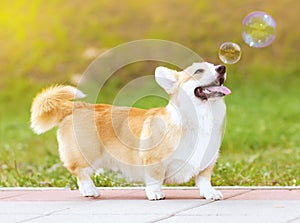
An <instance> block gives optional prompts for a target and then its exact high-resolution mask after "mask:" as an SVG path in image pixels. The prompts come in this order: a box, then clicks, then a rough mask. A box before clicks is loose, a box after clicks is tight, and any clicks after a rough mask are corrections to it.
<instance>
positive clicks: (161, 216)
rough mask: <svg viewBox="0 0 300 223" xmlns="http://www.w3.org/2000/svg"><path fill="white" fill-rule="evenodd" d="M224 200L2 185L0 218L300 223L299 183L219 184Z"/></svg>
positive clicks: (184, 193)
mask: <svg viewBox="0 0 300 223" xmlns="http://www.w3.org/2000/svg"><path fill="white" fill-rule="evenodd" d="M218 189H220V190H221V191H222V193H223V195H224V200H222V201H210V200H209V201H207V200H204V199H201V198H199V194H198V191H197V189H196V188H193V187H189V188H183V187H179V188H172V187H167V188H164V189H163V191H164V192H165V194H166V196H167V199H166V200H162V201H148V200H146V196H145V193H144V191H143V189H142V188H99V190H100V192H101V197H100V198H97V199H95V198H84V197H81V196H80V194H79V192H78V191H76V190H74V191H72V190H68V189H60V188H0V222H1V223H9V222H30V223H39V222H45V223H46V222H66V223H67V222H89V223H94V222H97V223H98V222H118V223H119V222H126V223H127V222H159V223H169V222H193V223H194V222H205V223H207V222H208V223H209V222H218V223H219V222H221V223H223V222H225V223H226V222H230V223H232V222H243V223H247V222H251V223H253V222H259V223H260V222H263V223H268V222H270V223H271V222H272V223H277V222H278V223H300V187H285V188H281V187H280V188H279V187H263V188H262V187H239V188H237V187H221V188H218Z"/></svg>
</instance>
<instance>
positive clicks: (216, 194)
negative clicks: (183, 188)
mask: <svg viewBox="0 0 300 223" xmlns="http://www.w3.org/2000/svg"><path fill="white" fill-rule="evenodd" d="M213 168H214V164H213V165H211V166H209V167H207V168H206V169H204V170H203V171H201V172H200V173H199V174H198V175H197V176H196V177H195V182H196V185H197V187H198V188H199V191H200V196H201V197H204V198H205V199H212V200H221V199H223V195H222V193H221V192H220V191H217V190H215V189H214V188H213V187H212V185H211V175H212V171H213Z"/></svg>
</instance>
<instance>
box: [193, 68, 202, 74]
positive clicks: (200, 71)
mask: <svg viewBox="0 0 300 223" xmlns="http://www.w3.org/2000/svg"><path fill="white" fill-rule="evenodd" d="M202 73H204V69H202V68H200V69H198V70H196V71H195V73H194V74H202Z"/></svg>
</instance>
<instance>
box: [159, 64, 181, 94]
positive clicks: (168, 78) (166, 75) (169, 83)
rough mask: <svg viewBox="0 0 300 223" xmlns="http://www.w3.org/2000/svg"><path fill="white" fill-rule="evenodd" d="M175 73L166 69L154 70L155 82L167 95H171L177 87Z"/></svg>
mask: <svg viewBox="0 0 300 223" xmlns="http://www.w3.org/2000/svg"><path fill="white" fill-rule="evenodd" d="M175 74H176V71H175V70H171V69H169V68H166V67H157V68H156V69H155V80H156V82H157V83H158V84H159V86H161V87H162V88H163V89H165V91H166V92H167V93H168V94H173V93H174V89H175V88H176V87H177V84H178V80H177V77H176V75H175Z"/></svg>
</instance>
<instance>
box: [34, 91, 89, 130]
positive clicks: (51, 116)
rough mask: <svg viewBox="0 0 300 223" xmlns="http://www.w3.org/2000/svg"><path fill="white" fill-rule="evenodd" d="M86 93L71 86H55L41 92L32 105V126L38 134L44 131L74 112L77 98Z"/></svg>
mask: <svg viewBox="0 0 300 223" xmlns="http://www.w3.org/2000/svg"><path fill="white" fill-rule="evenodd" d="M84 97H85V94H84V93H82V92H81V91H80V90H78V89H76V88H74V87H71V86H62V85H58V86H53V87H50V88H47V89H45V90H44V91H42V92H41V93H39V94H38V95H37V96H36V97H35V98H34V100H33V103H32V106H31V128H32V129H33V131H34V132H36V133H37V134H41V133H44V132H46V131H48V130H50V129H52V128H53V127H54V126H56V125H58V124H59V123H60V121H61V120H62V119H63V118H64V117H66V116H67V115H69V114H71V113H72V110H73V106H74V102H72V101H71V100H73V99H76V98H84Z"/></svg>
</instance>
